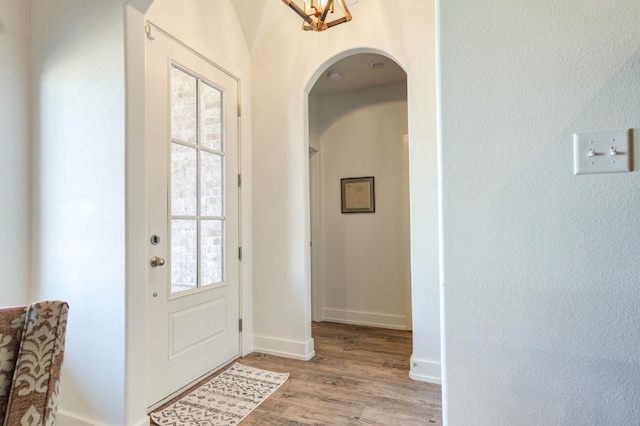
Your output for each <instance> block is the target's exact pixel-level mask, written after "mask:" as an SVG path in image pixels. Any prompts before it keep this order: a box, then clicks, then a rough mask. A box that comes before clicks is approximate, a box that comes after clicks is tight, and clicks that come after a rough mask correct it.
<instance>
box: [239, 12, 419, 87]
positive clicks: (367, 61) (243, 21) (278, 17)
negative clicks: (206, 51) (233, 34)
mask: <svg viewBox="0 0 640 426" xmlns="http://www.w3.org/2000/svg"><path fill="white" fill-rule="evenodd" d="M347 3H348V4H349V8H350V10H351V13H352V14H354V16H355V15H356V14H357V13H358V7H359V6H360V5H359V4H355V3H357V1H353V0H349V1H348V2H347ZM231 4H232V5H233V7H234V9H235V11H236V15H237V16H238V21H239V22H240V26H241V27H242V31H243V32H244V35H245V39H246V41H247V47H248V48H249V51H250V52H251V51H253V48H254V47H255V46H256V44H258V43H259V40H260V39H261V38H262V37H263V36H264V34H265V33H266V32H268V31H269V30H270V28H271V26H272V25H275V24H276V23H279V22H286V23H287V25H289V23H291V22H297V18H296V16H295V14H294V13H293V12H292V11H291V9H289V8H288V7H287V5H286V4H284V3H283V2H281V1H276V0H231ZM344 25H349V23H346V24H344ZM298 32H301V29H300V25H292V26H291V34H292V36H295V35H296V34H297V33H298ZM377 62H379V63H383V64H384V65H385V66H384V67H381V68H373V67H372V64H374V63H377ZM332 70H336V71H339V72H340V77H341V78H340V79H337V80H332V79H330V78H328V76H327V72H328V71H332ZM406 80H407V74H406V73H405V72H404V70H403V69H402V68H400V66H398V64H396V63H395V62H394V61H393V60H391V59H389V58H387V57H385V56H381V55H376V54H368V53H367V54H364V53H363V54H356V55H352V56H349V57H347V58H344V59H341V60H340V61H338V62H336V63H335V64H333V65H332V66H330V67H329V68H328V69H326V70H323V73H322V75H321V76H320V77H319V78H318V81H317V82H316V84H315V86H314V87H313V92H314V93H316V94H317V95H319V96H326V95H331V94H334V93H339V92H346V91H351V90H359V89H365V88H367V87H374V86H382V85H385V84H391V83H397V82H401V81H406Z"/></svg>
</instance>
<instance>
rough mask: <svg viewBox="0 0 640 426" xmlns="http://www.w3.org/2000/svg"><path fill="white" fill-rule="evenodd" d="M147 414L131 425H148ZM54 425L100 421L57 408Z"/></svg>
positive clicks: (97, 425)
mask: <svg viewBox="0 0 640 426" xmlns="http://www.w3.org/2000/svg"><path fill="white" fill-rule="evenodd" d="M149 421H150V420H149V416H144V418H142V419H140V420H139V421H137V422H135V423H133V424H132V425H131V426H149ZM56 425H57V426H102V425H103V424H102V423H99V422H96V421H92V420H89V419H86V418H82V417H80V416H76V415H74V414H71V413H69V412H67V411H64V410H58V414H57V415H56Z"/></svg>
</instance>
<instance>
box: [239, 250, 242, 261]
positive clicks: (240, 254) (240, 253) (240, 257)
mask: <svg viewBox="0 0 640 426" xmlns="http://www.w3.org/2000/svg"><path fill="white" fill-rule="evenodd" d="M238 260H242V247H238Z"/></svg>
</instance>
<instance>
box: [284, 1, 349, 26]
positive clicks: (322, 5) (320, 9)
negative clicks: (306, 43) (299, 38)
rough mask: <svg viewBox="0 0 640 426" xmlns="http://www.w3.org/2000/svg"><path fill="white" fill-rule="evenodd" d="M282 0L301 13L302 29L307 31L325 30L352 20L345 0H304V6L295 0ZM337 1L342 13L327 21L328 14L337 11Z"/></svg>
mask: <svg viewBox="0 0 640 426" xmlns="http://www.w3.org/2000/svg"><path fill="white" fill-rule="evenodd" d="M282 1H283V2H284V3H286V4H287V6H289V7H290V8H291V9H293V11H294V12H296V13H297V14H298V15H300V17H301V18H302V19H303V22H302V29H303V30H305V31H324V30H326V29H327V28H331V27H334V26H336V25H338V24H342V23H343V22H348V21H350V20H351V13H350V12H349V9H348V8H347V5H346V3H345V1H344V0H303V1H304V7H300V6H298V5H297V4H296V2H295V1H294V0H282ZM356 1H357V0H356ZM335 3H338V5H339V6H340V8H342V14H341V15H339V16H338V17H337V18H336V19H334V20H332V21H328V22H327V18H328V17H329V16H328V15H329V14H331V15H333V13H334V12H335V6H334V4H335ZM332 17H333V16H332Z"/></svg>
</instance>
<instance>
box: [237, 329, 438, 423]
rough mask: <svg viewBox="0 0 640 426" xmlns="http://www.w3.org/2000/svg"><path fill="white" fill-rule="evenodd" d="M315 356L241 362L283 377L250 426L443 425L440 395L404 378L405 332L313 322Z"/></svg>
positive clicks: (266, 357) (407, 347) (406, 362)
mask: <svg viewBox="0 0 640 426" xmlns="http://www.w3.org/2000/svg"><path fill="white" fill-rule="evenodd" d="M312 330H313V331H312V332H313V338H314V340H315V350H316V356H315V357H314V358H313V359H312V360H311V361H296V360H291V359H284V358H279V357H275V356H271V355H264V354H258V353H253V354H250V355H248V356H246V357H244V358H241V359H239V360H238V362H240V363H241V364H244V365H248V366H252V367H256V368H263V369H267V370H271V371H278V372H288V373H289V374H290V377H289V380H287V382H286V383H285V384H284V385H282V387H280V389H279V390H278V391H277V392H276V393H275V394H274V395H272V396H271V397H270V398H269V399H267V400H266V401H265V402H264V403H262V405H260V406H259V407H258V408H256V410H255V411H253V412H252V413H251V414H250V415H249V416H248V417H247V418H246V419H244V420H243V422H242V425H243V426H249V425H261V426H262V425H300V426H302V425H305V426H306V425H309V426H310V425H314V426H316V425H389V426H391V425H392V426H398V425H402V426H412V425H441V424H442V405H441V404H442V403H441V389H440V386H438V385H432V384H428V383H423V382H417V381H414V380H411V379H410V378H409V358H410V356H411V351H412V347H411V332H410V331H398V330H386V329H378V328H369V327H360V326H353V325H345V324H334V323H324V322H323V323H313V329H312Z"/></svg>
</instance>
